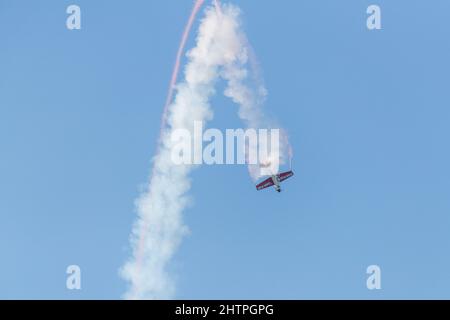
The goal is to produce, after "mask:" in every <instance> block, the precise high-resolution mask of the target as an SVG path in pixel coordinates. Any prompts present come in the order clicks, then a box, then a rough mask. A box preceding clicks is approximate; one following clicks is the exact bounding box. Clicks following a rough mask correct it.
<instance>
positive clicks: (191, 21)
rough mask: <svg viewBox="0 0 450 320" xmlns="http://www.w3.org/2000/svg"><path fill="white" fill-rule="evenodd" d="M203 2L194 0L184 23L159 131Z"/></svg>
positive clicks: (164, 119) (170, 101)
mask: <svg viewBox="0 0 450 320" xmlns="http://www.w3.org/2000/svg"><path fill="white" fill-rule="evenodd" d="M204 2H205V0H196V2H195V4H194V8H193V9H192V12H191V15H190V17H189V20H188V22H187V24H186V27H185V28H184V32H183V36H182V37H181V42H180V46H179V47H178V52H177V57H176V60H175V66H174V68H173V72H172V78H171V79H170V84H169V92H168V94H167V99H166V104H165V105H164V111H163V117H162V121H161V132H162V130H163V127H164V126H165V124H166V120H167V119H166V118H167V111H168V109H169V105H170V104H171V103H172V99H173V90H174V88H175V84H176V83H177V78H178V74H179V72H180V65H181V57H182V55H183V52H184V48H185V47H186V42H187V40H188V38H189V34H190V33H191V29H192V25H193V24H194V21H195V17H196V16H197V14H198V12H199V10H200V8H201V7H202V5H203V3H204Z"/></svg>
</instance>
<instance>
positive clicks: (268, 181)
mask: <svg viewBox="0 0 450 320" xmlns="http://www.w3.org/2000/svg"><path fill="white" fill-rule="evenodd" d="M271 186H273V180H272V178H268V179H266V180H264V181H263V182H261V183H260V184H258V185H256V190H262V189H265V188H268V187H271Z"/></svg>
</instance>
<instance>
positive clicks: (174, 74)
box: [137, 0, 205, 270]
mask: <svg viewBox="0 0 450 320" xmlns="http://www.w3.org/2000/svg"><path fill="white" fill-rule="evenodd" d="M204 2H205V0H196V2H195V4H194V8H193V9H192V12H191V15H190V16H189V20H188V22H187V24H186V27H185V28H184V31H183V36H182V38H181V42H180V45H179V47H178V52H177V57H176V60H175V65H174V68H173V72H172V78H171V80H170V84H169V92H168V94H167V99H166V104H165V105H164V110H163V115H162V119H161V128H160V135H159V141H158V146H157V148H158V149H159V143H160V141H161V139H162V135H163V131H164V128H165V126H166V120H167V113H168V111H169V106H170V104H171V103H172V100H173V92H174V89H175V85H176V83H177V79H178V74H179V73H180V66H181V58H182V56H183V52H184V49H185V47H186V43H187V40H188V39H189V34H190V33H191V29H192V25H193V24H194V21H195V19H196V17H197V14H198V12H199V11H200V9H201V7H202V6H203V4H204ZM152 175H153V173H152ZM148 227H149V222H148V220H147V219H146V220H145V222H144V224H143V227H142V229H141V232H140V239H139V247H138V254H137V266H138V269H139V270H140V269H141V268H142V257H143V250H144V243H145V238H146V233H147V232H148Z"/></svg>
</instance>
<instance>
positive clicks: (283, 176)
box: [278, 171, 294, 182]
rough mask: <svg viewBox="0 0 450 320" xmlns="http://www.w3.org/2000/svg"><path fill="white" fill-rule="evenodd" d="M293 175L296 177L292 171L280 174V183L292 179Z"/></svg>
mask: <svg viewBox="0 0 450 320" xmlns="http://www.w3.org/2000/svg"><path fill="white" fill-rule="evenodd" d="M293 175H294V173H293V172H292V171H288V172H283V173H280V174H278V179H280V182H281V181H284V180H286V179H288V178H290V177H292V176H293Z"/></svg>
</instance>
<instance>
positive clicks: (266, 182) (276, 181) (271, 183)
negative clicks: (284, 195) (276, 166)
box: [256, 171, 294, 192]
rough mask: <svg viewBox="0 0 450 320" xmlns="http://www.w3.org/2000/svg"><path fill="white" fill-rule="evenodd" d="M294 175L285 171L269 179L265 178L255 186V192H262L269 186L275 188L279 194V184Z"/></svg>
mask: <svg viewBox="0 0 450 320" xmlns="http://www.w3.org/2000/svg"><path fill="white" fill-rule="evenodd" d="M293 175H294V172H292V171H287V172H283V173H279V174H276V175H273V176H271V177H270V178H267V179H266V180H264V181H263V182H261V183H260V184H258V185H256V190H262V189H265V188H268V187H271V186H275V190H276V191H278V192H281V187H280V183H281V182H282V181H284V180H286V179H288V178H290V177H292V176H293Z"/></svg>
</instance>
